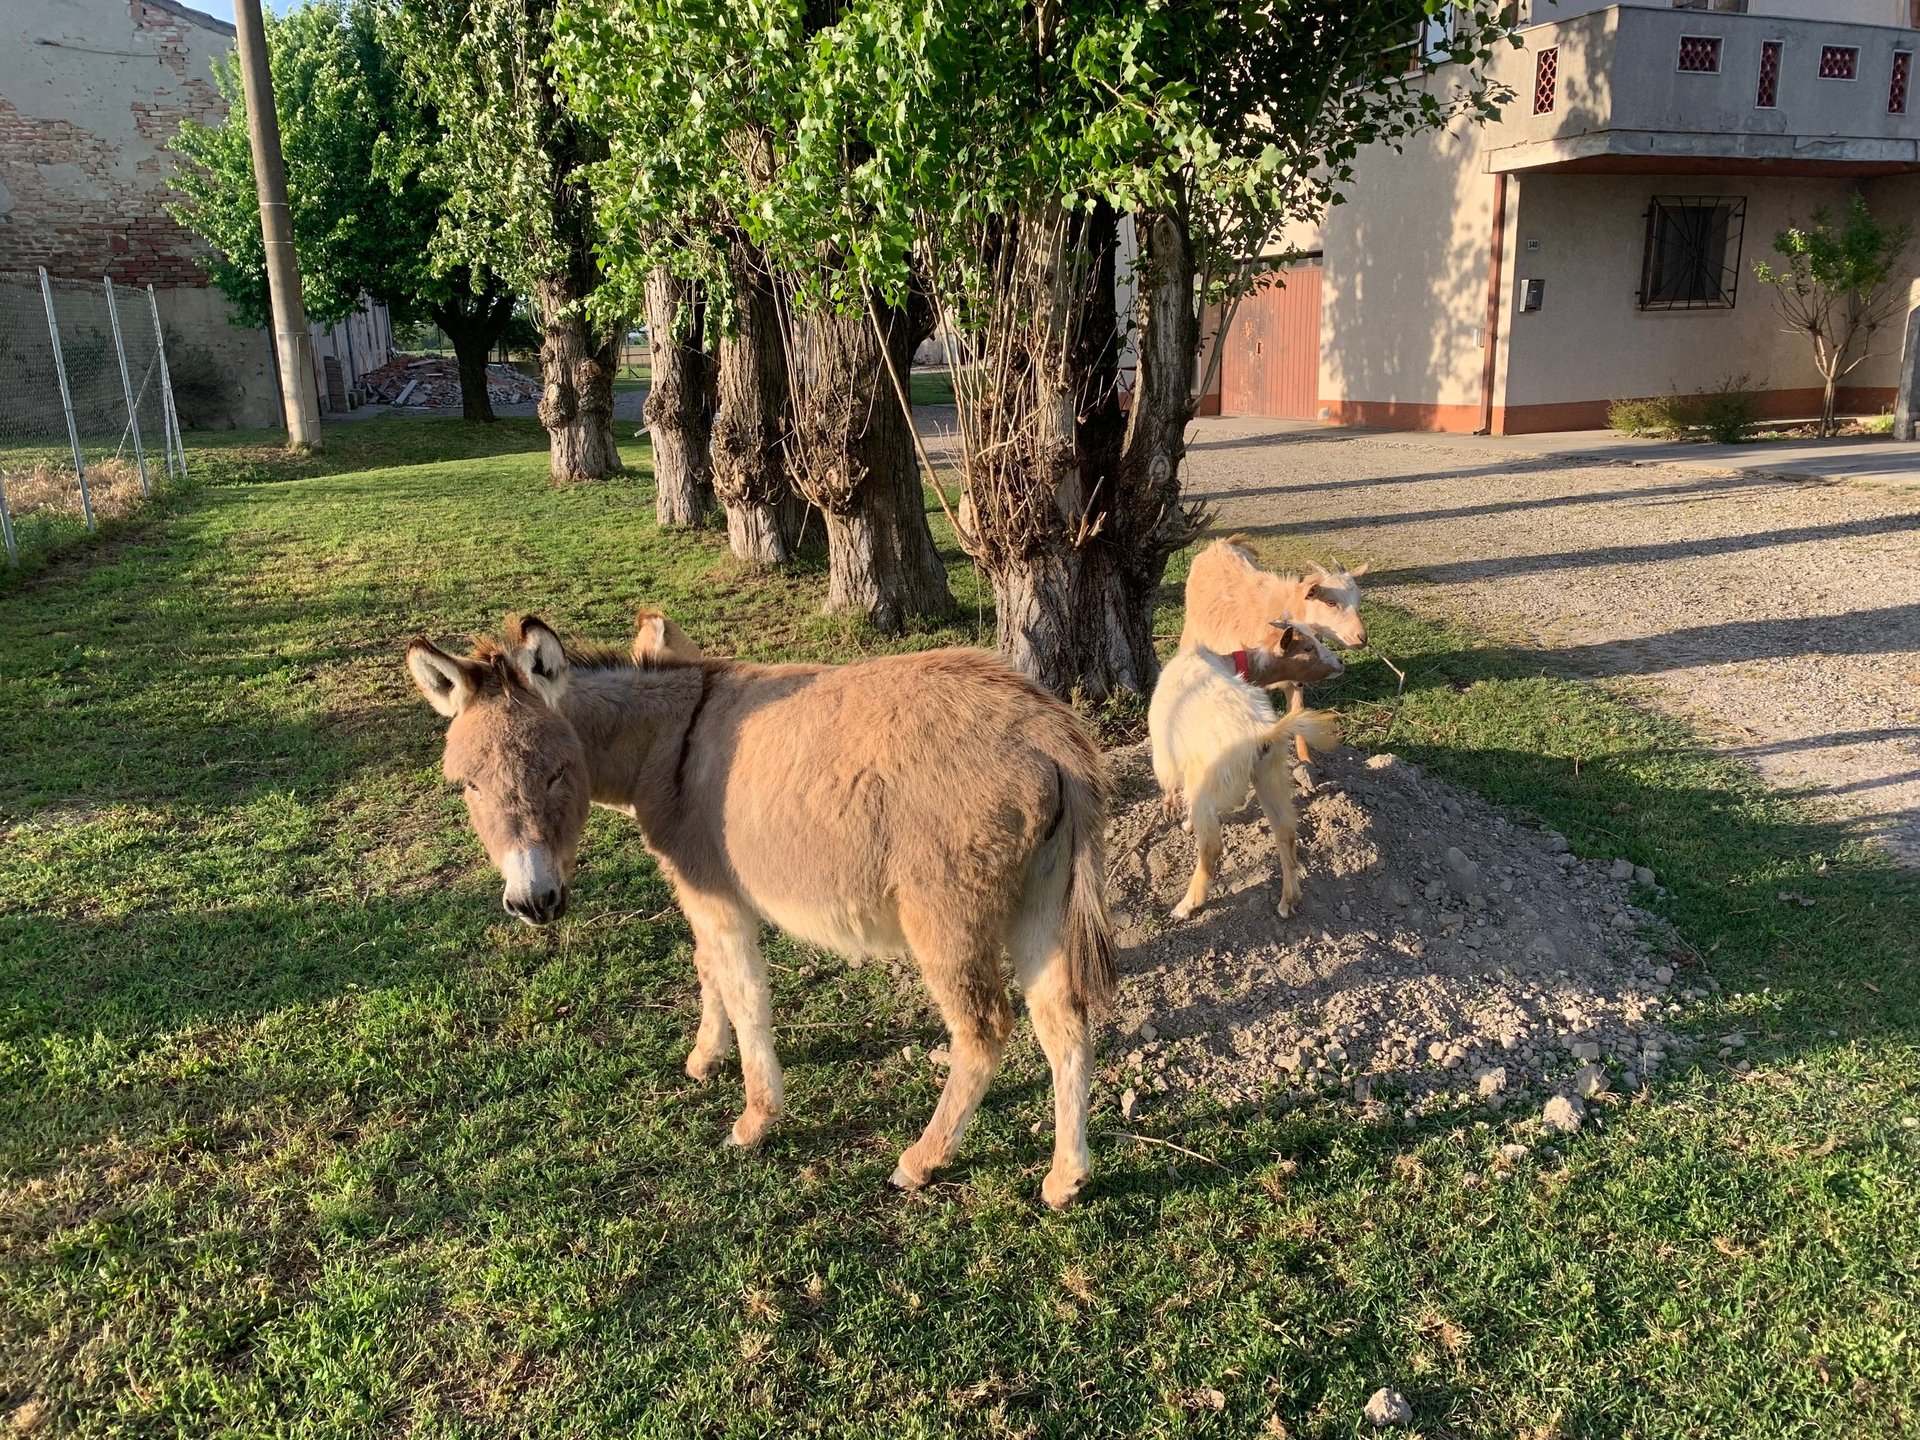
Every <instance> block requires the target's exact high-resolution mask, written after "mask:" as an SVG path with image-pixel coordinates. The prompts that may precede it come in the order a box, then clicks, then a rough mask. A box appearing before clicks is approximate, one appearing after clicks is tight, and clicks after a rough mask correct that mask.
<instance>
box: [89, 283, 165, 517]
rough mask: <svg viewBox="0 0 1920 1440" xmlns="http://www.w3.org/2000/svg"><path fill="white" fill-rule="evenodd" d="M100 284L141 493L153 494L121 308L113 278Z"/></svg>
mask: <svg viewBox="0 0 1920 1440" xmlns="http://www.w3.org/2000/svg"><path fill="white" fill-rule="evenodd" d="M100 283H101V284H102V285H105V286H106V287H107V320H108V323H110V324H111V325H112V326H113V349H114V353H115V354H117V355H118V356H119V357H120V389H121V391H122V392H123V393H124V394H125V395H126V397H127V429H128V430H130V431H132V432H133V459H134V463H135V464H137V465H138V466H139V467H140V493H141V494H142V495H151V494H153V486H152V484H151V483H150V482H149V481H148V480H147V451H146V447H145V446H143V445H142V444H141V443H140V407H139V406H138V405H136V404H135V403H134V399H133V376H132V375H130V374H129V373H128V372H127V347H126V343H125V342H124V341H123V340H121V338H120V306H119V305H118V304H117V303H115V301H114V298H113V277H112V276H111V275H106V276H102V277H101V280H100Z"/></svg>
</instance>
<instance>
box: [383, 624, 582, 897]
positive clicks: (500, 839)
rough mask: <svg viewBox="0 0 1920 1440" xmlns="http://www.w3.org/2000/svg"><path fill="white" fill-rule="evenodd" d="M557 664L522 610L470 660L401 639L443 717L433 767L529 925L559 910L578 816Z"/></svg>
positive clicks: (576, 748)
mask: <svg viewBox="0 0 1920 1440" xmlns="http://www.w3.org/2000/svg"><path fill="white" fill-rule="evenodd" d="M567 668H568V667H567V656H566V652H565V650H563V649H562V648H561V645H560V639H559V637H558V636H556V635H555V634H554V633H553V631H552V630H550V629H549V628H548V627H547V626H546V625H545V624H544V623H543V622H541V621H539V620H536V619H533V618H532V617H530V616H529V617H522V616H518V615H509V616H508V617H507V629H506V638H505V640H504V641H494V640H482V641H480V643H479V644H478V645H477V646H476V647H475V648H474V652H473V654H472V656H471V657H464V658H463V657H461V656H457V655H449V654H447V652H446V651H444V650H442V649H441V648H440V647H439V646H437V645H435V644H434V643H433V642H432V641H430V640H427V639H426V638H424V637H422V638H420V639H417V640H415V641H414V642H413V643H412V644H410V645H409V646H407V669H408V670H409V671H410V672H412V675H413V683H414V684H416V685H418V686H419V687H420V693H421V694H422V695H424V696H426V697H427V703H428V704H429V705H431V706H433V708H434V709H436V710H438V711H439V712H440V713H441V714H442V715H444V716H446V717H447V718H448V719H449V720H450V721H452V722H453V723H452V724H450V725H448V726H447V750H446V755H445V757H444V758H443V760H442V762H441V768H442V770H443V771H444V773H445V774H446V777H447V779H448V780H449V781H450V782H452V783H453V784H455V785H458V786H459V787H460V789H461V791H462V793H463V794H464V795H465V797H466V802H467V814H468V815H469V816H470V817H471V818H472V820H473V828H474V830H475V832H476V833H478V835H479V836H480V843H481V844H482V845H484V846H485V847H486V851H487V858H488V859H489V860H491V861H492V862H493V864H494V868H495V869H497V870H499V872H500V876H501V878H502V879H503V880H504V881H505V882H506V888H505V892H504V893H503V895H502V896H501V903H502V904H504V905H505V906H506V907H507V910H508V911H509V912H510V913H512V914H514V915H518V916H519V917H520V918H521V919H522V920H524V921H526V922H527V923H528V924H529V925H545V924H547V923H549V922H550V921H554V920H558V919H559V918H560V917H561V915H562V914H564V913H565V912H566V908H567V882H568V881H569V880H570V879H572V878H573V865H574V852H575V850H576V849H577V848H578V846H579V843H580V831H581V829H582V827H584V826H585V824H586V822H587V806H588V800H589V783H588V776H587V760H586V754H585V752H584V751H583V750H582V749H581V746H580V737H579V735H577V734H576V733H575V732H574V728H573V726H572V725H571V724H569V723H568V721H567V718H566V717H565V716H564V715H562V714H561V713H560V710H559V704H560V697H561V695H562V694H564V693H565V691H566V688H567Z"/></svg>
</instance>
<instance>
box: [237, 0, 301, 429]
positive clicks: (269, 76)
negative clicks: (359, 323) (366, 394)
mask: <svg viewBox="0 0 1920 1440" xmlns="http://www.w3.org/2000/svg"><path fill="white" fill-rule="evenodd" d="M233 20H234V29H235V30H237V31H238V32H239V41H240V45H239V49H240V81H241V85H242V87H243V90H244V93H245V95H246V101H247V139H248V140H249V141H250V142H251V144H252V146H253V180H254V184H255V186H256V187H257V188H258V190H259V192H260V237H261V239H262V240H264V241H265V242H266V252H267V291H268V294H269V296H270V298H271V299H272V302H273V341H274V348H275V349H276V350H277V351H278V353H279V357H280V400H281V405H282V408H283V409H284V410H285V411H286V417H287V441H288V443H289V444H292V445H298V446H302V447H304V448H306V449H310V450H318V449H319V448H320V395H319V391H318V389H317V388H316V386H315V383H314V377H313V337H312V336H311V335H309V334H308V333H307V313H306V307H305V306H304V305H303V304H302V303H301V300H300V262H299V260H298V259H297V258H296V257H295V255H294V252H293V217H292V215H291V214H290V213H289V211H288V209H287V163H286V160H285V158H284V157H283V156H282V155H281V153H280V116H279V114H278V112H276V111H275V110H274V108H273V72H272V70H271V69H270V68H269V67H268V65H267V27H266V24H265V22H264V21H263V20H262V19H261V18H260V0H234V5H233Z"/></svg>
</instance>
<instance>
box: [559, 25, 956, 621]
mask: <svg viewBox="0 0 1920 1440" xmlns="http://www.w3.org/2000/svg"><path fill="white" fill-rule="evenodd" d="M841 8H842V7H841V6H839V5H837V4H833V3H824V0H776V3H771V4H754V5H734V4H728V3H724V0H614V3H602V0H592V3H587V0H579V3H574V4H570V5H569V6H568V7H567V8H566V10H565V11H564V18H563V22H562V34H563V53H564V56H565V59H564V61H563V69H564V70H565V71H566V73H567V77H568V81H569V84H570V86H571V93H572V95H573V97H574V99H575V102H576V103H577V104H579V105H581V106H582V108H583V109H586V110H588V111H589V112H590V113H591V114H593V115H594V117H595V118H596V120H597V121H598V122H599V123H600V124H602V125H603V127H604V128H605V129H606V131H607V133H608V136H609V141H610V147H611V152H612V153H611V157H610V159H609V161H608V163H607V164H606V165H605V166H604V167H603V168H602V174H603V175H604V176H605V177H606V180H605V183H604V184H603V185H602V186H601V193H602V195H603V197H605V199H604V201H603V219H604V222H605V226H606V229H607V231H608V233H609V234H610V235H611V236H614V237H616V239H615V240H614V242H613V243H612V244H611V245H610V246H609V256H610V259H609V267H610V269H611V271H612V272H613V273H614V274H615V275H616V276H624V277H626V279H627V282H628V283H629V284H631V283H632V281H633V280H634V279H637V278H638V277H639V276H641V275H643V274H650V273H657V267H659V266H660V265H662V264H665V265H668V266H671V267H673V268H674V269H676V270H678V271H680V272H681V273H683V274H686V275H688V276H690V277H696V278H699V279H700V280H701V281H702V282H703V284H704V286H705V290H706V293H707V294H708V295H709V296H710V297H711V301H712V305H711V320H712V328H713V330H714V332H715V334H716V336H717V343H718V372H719V373H718V386H719V390H720V396H721V404H720V416H719V421H718V424H717V426H716V429H715V432H714V436H713V478H714V488H715V491H716V493H717V494H718V496H719V497H720V499H721V500H722V501H723V502H724V503H725V506H726V510H727V518H728V532H729V535H730V537H731V539H732V541H733V547H734V550H735V553H736V554H739V555H741V556H742V557H743V558H748V559H754V560H759V561H764V562H774V563H778V562H779V561H781V560H784V559H785V558H787V557H788V555H789V554H790V553H791V547H792V543H793V529H794V524H793V522H794V520H795V519H797V518H798V517H799V516H800V515H801V514H803V513H804V511H803V510H796V509H795V508H794V507H793V505H792V502H791V500H790V498H789V497H790V496H794V495H797V496H798V497H800V498H802V499H804V500H805V501H806V502H808V503H810V504H812V505H813V506H815V507H816V508H818V509H819V511H820V512H821V514H822V516H823V517H824V525H825V530H826V536H827V551H828V562H829V585H828V600H827V608H828V609H830V610H848V611H853V612H855V613H859V614H863V615H865V616H866V617H867V618H868V619H869V620H870V621H871V622H872V623H873V624H874V625H876V626H877V627H878V628H880V629H882V630H887V631H892V630H898V629H900V628H901V627H902V626H903V625H904V624H905V622H906V619H907V617H908V616H910V615H916V614H917V615H943V614H946V613H948V612H949V611H950V610H951V609H952V603H953V602H952V598H951V596H950V594H949V593H948V590H947V583H946V573H945V567H944V566H943V565H942V563H941V561H940V557H939V554H938V552H937V551H936V550H935V548H934V545H933V538H932V534H931V532H930V531H929V529H928V527H927V521H926V513H925V501H924V499H923V498H922V490H921V486H920V478H919V473H918V468H917V466H916V464H915V458H914V444H913V434H912V429H911V423H910V420H909V418H908V416H907V415H906V414H905V413H904V412H903V409H902V407H901V405H900V403H899V400H898V399H897V398H896V397H895V380H896V379H898V380H899V381H900V382H901V383H902V384H904V378H905V375H906V371H907V368H908V366H909V365H910V363H911V358H912V353H913V349H914V347H915V345H916V343H917V341H918V338H919V337H920V336H921V335H923V334H924V333H925V330H924V326H917V325H916V321H917V319H918V318H919V317H918V316H916V315H915V314H914V313H912V312H911V311H910V310H909V309H908V307H907V306H906V305H905V304H904V303H900V304H893V303H887V301H886V300H884V299H882V298H881V297H879V296H878V295H877V294H876V293H875V292H874V291H873V290H872V288H871V287H869V286H865V285H863V284H862V283H861V279H860V277H859V276H858V275H856V274H854V273H853V272H852V271H850V270H849V268H848V267H847V266H845V265H844V264H843V263H842V262H841V259H840V257H839V254H838V251H837V250H836V248H835V247H834V246H833V245H832V244H829V243H825V242H826V241H827V239H828V238H829V232H828V229H827V228H826V227H824V226H821V225H819V224H817V223H816V222H815V220H814V218H813V216H814V212H816V211H817V210H819V209H820V208H822V207H823V206H824V207H827V208H837V207H839V206H842V205H844V204H845V203H846V202H847V200H848V196H847V193H846V191H845V189H844V185H843V184H842V185H841V186H840V188H838V189H832V187H831V185H829V186H824V187H822V188H818V189H816V191H815V192H814V193H813V194H811V195H810V196H808V197H807V199H806V201H805V203H804V204H799V203H795V201H796V196H797V192H796V191H794V190H793V189H792V188H790V187H787V186H785V185H784V183H783V182H784V178H785V176H786V175H787V172H788V168H789V166H790V163H791V162H790V157H791V155H792V153H793V150H794V147H795V145H796V143H797V141H798V131H799V129H800V127H801V126H802V125H804V124H807V123H809V117H808V115H807V111H806V103H807V99H808V97H807V94H806V91H805V89H804V86H803V82H804V80H805V78H806V76H807V74H808V70H809V67H810V65H811V63H812V62H811V54H812V51H813V48H814V46H815V44H816V43H817V42H818V41H819V40H820V39H821V37H822V36H823V35H824V34H825V32H826V30H827V29H828V27H829V25H830V24H831V22H832V21H833V20H834V19H835V17H836V16H837V15H838V14H839V13H840V10H841ZM836 143H838V144H839V145H840V147H841V149H842V150H843V152H845V154H846V155H847V156H848V157H851V156H853V155H854V154H855V153H857V150H858V148H859V145H860V142H859V139H858V137H857V135H852V134H847V135H842V136H840V137H837V141H836ZM851 173H852V165H851V163H850V160H849V162H848V163H841V164H840V165H838V167H837V168H836V169H835V170H834V172H833V175H832V177H831V181H832V182H844V181H845V180H846V179H847V178H848V177H849V176H850V175H851ZM776 186H779V187H780V189H779V190H778V191H776V188H775V187H776ZM830 189H831V193H828V192H829V190H830ZM838 228H839V229H843V230H844V229H848V228H853V227H850V226H846V225H842V226H840V227H838Z"/></svg>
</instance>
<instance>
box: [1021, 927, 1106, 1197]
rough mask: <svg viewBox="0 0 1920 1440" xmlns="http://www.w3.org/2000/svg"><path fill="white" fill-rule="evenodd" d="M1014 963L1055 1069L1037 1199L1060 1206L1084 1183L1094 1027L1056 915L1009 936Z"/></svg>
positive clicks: (1087, 1168)
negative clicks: (1049, 1144)
mask: <svg viewBox="0 0 1920 1440" xmlns="http://www.w3.org/2000/svg"><path fill="white" fill-rule="evenodd" d="M1012 949H1013V968H1014V973H1015V974H1016V975H1017V976H1018V977H1019V979H1020V988H1021V990H1022V991H1023V992H1024V993H1025V994H1026V997H1027V1014H1028V1015H1029V1016H1030V1017H1031V1018H1032V1020H1033V1033H1034V1036H1035V1037H1036V1038H1037V1039H1038V1040H1039V1041H1040V1049H1041V1050H1042V1051H1043V1052H1044V1053H1045V1054H1046V1057H1047V1064H1048V1066H1049V1067H1051V1069H1052V1070H1053V1168H1052V1169H1050V1170H1049V1171H1048V1172H1047V1178H1046V1180H1045V1181H1044V1182H1043V1183H1042V1184H1041V1187H1040V1198H1041V1199H1043V1200H1045V1201H1046V1202H1047V1204H1049V1205H1051V1206H1052V1207H1053V1208H1054V1209H1055V1210H1060V1209H1064V1208H1065V1207H1066V1206H1067V1205H1068V1204H1069V1203H1070V1202H1071V1201H1072V1200H1073V1197H1074V1196H1075V1195H1076V1194H1078V1193H1079V1190H1080V1187H1081V1186H1082V1185H1084V1184H1086V1183H1087V1176H1088V1175H1090V1174H1091V1173H1092V1167H1093V1162H1092V1160H1091V1158H1090V1157H1089V1156H1088V1154H1087V1085H1088V1082H1089V1080H1090V1079H1091V1078H1092V1076H1091V1070H1092V1063H1093V1026H1092V1022H1091V1020H1090V1019H1089V1017H1088V1015H1087V1008H1086V1006H1085V1005H1083V1004H1082V1003H1081V1002H1080V1001H1079V1000H1078V999H1076V998H1075V997H1074V994H1073V990H1072V986H1071V984H1070V982H1069V979H1068V974H1067V952H1066V950H1065V948H1064V947H1062V945H1061V943H1060V915H1059V912H1058V911H1057V910H1056V911H1055V912H1054V913H1053V914H1052V915H1051V916H1050V917H1048V918H1047V919H1045V920H1044V921H1043V920H1040V919H1039V918H1038V917H1036V918H1035V920H1033V921H1030V922H1028V923H1027V924H1024V925H1022V927H1021V933H1017V934H1016V935H1015V936H1014V940H1013V946H1012Z"/></svg>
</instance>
